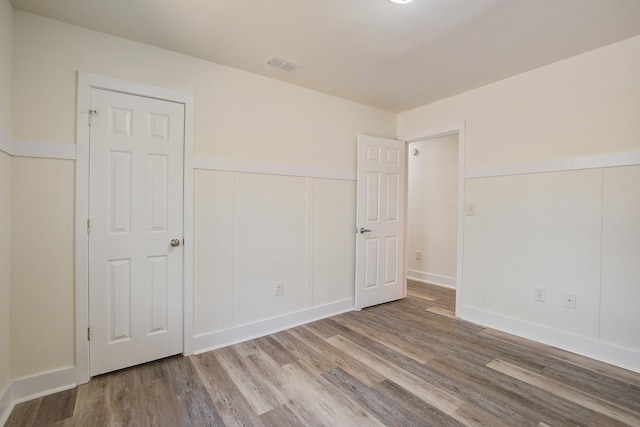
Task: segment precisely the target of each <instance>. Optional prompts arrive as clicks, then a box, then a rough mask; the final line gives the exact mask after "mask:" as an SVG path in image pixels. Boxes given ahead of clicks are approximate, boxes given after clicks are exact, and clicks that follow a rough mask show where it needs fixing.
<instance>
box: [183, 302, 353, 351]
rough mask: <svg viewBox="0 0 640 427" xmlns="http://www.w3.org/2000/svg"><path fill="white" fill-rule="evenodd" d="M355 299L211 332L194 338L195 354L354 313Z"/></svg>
mask: <svg viewBox="0 0 640 427" xmlns="http://www.w3.org/2000/svg"><path fill="white" fill-rule="evenodd" d="M353 308H354V299H353V298H348V299H345V300H342V301H338V302H334V303H331V304H327V305H323V306H320V307H313V308H308V309H305V310H301V311H296V312H295V313H289V314H285V315H282V316H278V317H273V318H271V319H266V320H260V321H259V322H254V323H248V324H245V325H240V326H236V327H233V328H230V329H225V330H222V331H217V332H211V333H208V334H202V335H198V336H195V337H193V352H194V354H200V353H204V352H207V351H211V350H215V349H217V348H221V347H226V346H228V345H232V344H237V343H239V342H243V341H248V340H251V339H254V338H259V337H262V336H265V335H269V334H273V333H275V332H279V331H283V330H285V329H289V328H294V327H296V326H300V325H304V324H305V323H309V322H313V321H315V320H320V319H324V318H326V317H330V316H335V315H337V314H341V313H346V312H348V311H352V310H353Z"/></svg>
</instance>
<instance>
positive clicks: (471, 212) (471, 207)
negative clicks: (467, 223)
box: [467, 203, 476, 216]
mask: <svg viewBox="0 0 640 427" xmlns="http://www.w3.org/2000/svg"><path fill="white" fill-rule="evenodd" d="M467 216H476V204H475V203H467Z"/></svg>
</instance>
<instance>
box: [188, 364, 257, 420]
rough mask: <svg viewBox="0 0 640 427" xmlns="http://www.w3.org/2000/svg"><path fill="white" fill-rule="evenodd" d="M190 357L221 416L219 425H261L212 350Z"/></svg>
mask: <svg viewBox="0 0 640 427" xmlns="http://www.w3.org/2000/svg"><path fill="white" fill-rule="evenodd" d="M191 359H192V361H193V364H194V367H195V368H196V372H197V373H198V378H200V380H201V381H202V383H203V384H204V387H205V389H206V390H207V393H208V394H209V397H210V398H211V400H212V401H213V404H214V405H215V408H216V410H217V412H218V414H219V417H220V418H221V420H220V421H218V422H220V423H221V424H220V425H228V426H261V425H263V424H262V422H261V421H260V419H259V418H258V416H257V415H256V414H255V412H253V408H252V407H251V405H250V404H249V402H247V400H246V398H245V397H244V395H243V394H242V392H241V391H240V390H239V389H238V387H237V386H236V385H235V383H234V382H233V380H232V379H231V377H230V376H229V374H228V373H227V372H226V370H225V369H224V367H223V366H222V364H221V363H220V362H219V361H218V359H217V358H216V355H215V353H214V352H208V353H203V354H200V355H197V356H195V357H192V358H191ZM194 425H198V424H194ZM205 425H206V424H205Z"/></svg>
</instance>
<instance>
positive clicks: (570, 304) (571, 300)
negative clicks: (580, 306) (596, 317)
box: [564, 292, 576, 308]
mask: <svg viewBox="0 0 640 427" xmlns="http://www.w3.org/2000/svg"><path fill="white" fill-rule="evenodd" d="M564 306H565V307H567V308H576V293H575V292H565V293H564Z"/></svg>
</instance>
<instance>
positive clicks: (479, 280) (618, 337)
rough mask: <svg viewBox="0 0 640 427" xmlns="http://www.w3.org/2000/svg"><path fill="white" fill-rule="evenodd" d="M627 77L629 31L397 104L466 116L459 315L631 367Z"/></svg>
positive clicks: (633, 201) (632, 212)
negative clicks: (447, 94) (568, 298)
mask: <svg viewBox="0 0 640 427" xmlns="http://www.w3.org/2000/svg"><path fill="white" fill-rule="evenodd" d="M638 74H640V37H634V38H631V39H629V40H626V41H622V42H619V43H615V44H612V45H610V46H606V47H603V48H601V49H597V50H594V51H591V52H588V53H585V54H582V55H579V56H576V57H573V58H569V59H567V60H564V61H560V62H558V63H555V64H552V65H549V66H546V67H542V68H539V69H536V70H533V71H530V72H527V73H523V74H520V75H517V76H514V77H511V78H508V79H505V80H501V81H499V82H496V83H493V84H490V85H487V86H484V87H481V88H478V89H475V90H472V91H469V92H466V93H463V94H461V95H458V96H454V97H451V98H448V99H445V100H442V101H438V102H435V103H433V104H429V105H426V106H423V107H420V108H417V109H415V110H411V111H408V112H405V113H402V114H399V115H398V137H399V138H401V139H407V140H410V139H414V138H418V137H420V135H421V134H422V133H424V132H425V130H429V129H432V128H435V129H437V128H440V127H443V126H446V125H447V124H449V123H455V122H456V121H459V120H460V119H461V118H464V120H465V123H466V132H465V136H466V140H465V147H466V152H465V161H466V164H465V198H466V200H465V205H466V206H468V205H469V204H473V205H475V211H476V212H475V216H465V217H464V218H465V219H464V246H463V272H462V277H461V278H458V279H459V280H462V284H461V286H458V290H459V293H461V295H459V296H460V297H461V298H462V302H461V304H459V305H458V307H457V313H458V315H460V316H462V317H463V318H465V319H468V320H471V321H474V322H476V323H480V324H484V325H488V326H492V327H496V328H498V329H502V330H506V331H508V332H512V333H516V334H518V335H521V336H524V337H527V338H531V339H534V340H538V341H542V342H546V343H549V344H552V345H554V346H557V347H561V348H565V349H568V350H571V351H574V352H577V353H581V354H585V355H588V356H591V357H595V358H598V359H600V360H604V361H608V362H611V363H615V364H618V365H620V366H624V367H627V368H629V369H633V370H635V371H640V326H638V325H640V317H639V314H638V313H639V312H638V310H637V309H636V308H634V307H632V305H633V303H632V302H631V301H637V300H638V292H640V286H639V284H640V270H638V268H639V267H638V262H637V260H638V258H637V254H638V241H639V240H640V233H639V231H638V229H639V227H640V226H639V221H638V218H640V215H639V212H638V194H640V180H639V179H638V175H637V174H638V168H640V166H638V165H640V122H639V121H638V120H637V117H636V116H637V113H638V111H639V108H640V90H638V78H637V76H638ZM466 206H465V207H466ZM536 287H542V288H545V290H546V298H545V301H544V302H540V301H535V300H534V290H535V288H536ZM567 292H568V293H575V295H576V298H575V301H576V308H575V309H573V308H566V307H565V306H564V305H565V294H566V293H567Z"/></svg>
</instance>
